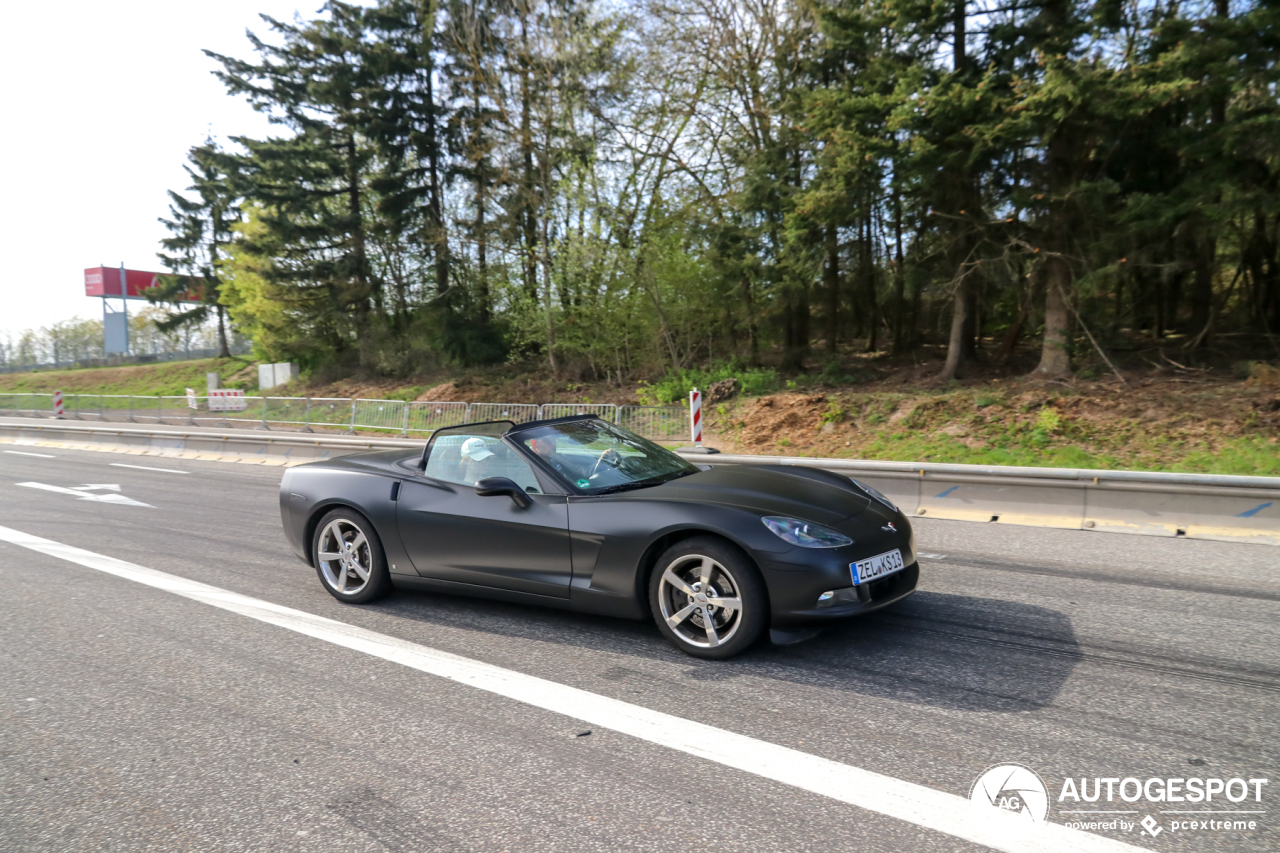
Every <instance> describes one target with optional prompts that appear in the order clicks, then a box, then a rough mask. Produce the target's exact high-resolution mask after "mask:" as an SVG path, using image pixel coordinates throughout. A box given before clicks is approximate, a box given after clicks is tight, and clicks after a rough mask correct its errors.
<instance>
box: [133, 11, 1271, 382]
mask: <svg viewBox="0 0 1280 853" xmlns="http://www.w3.org/2000/svg"><path fill="white" fill-rule="evenodd" d="M1278 22H1280V5H1277V4H1276V3H1274V2H1239V1H1238V0H1237V2H1231V0H1211V2H1207V3H1206V2H1149V0H1103V1H1102V2H1094V3H1084V2H1078V0H1032V1H1030V2H1023V1H1022V0H983V2H973V0H969V1H968V2H966V1H965V0H953V2H950V3H929V2H923V0H879V2H865V3H829V2H822V0H638V2H632V3H616V2H614V3H611V2H603V0H381V2H378V3H377V4H376V5H371V6H356V5H348V4H344V3H338V2H330V3H327V4H326V5H325V6H324V7H323V8H322V9H321V10H320V12H319V13H318V16H317V17H316V18H315V19H314V20H302V19H298V20H295V21H293V22H283V21H276V20H272V19H270V18H264V24H263V27H262V30H261V32H260V33H259V34H256V35H255V34H253V33H250V34H249V39H250V45H251V48H252V52H251V54H246V55H247V56H248V57H249V58H236V57H230V56H220V55H215V54H210V55H211V56H213V58H214V59H215V60H217V62H218V64H219V66H220V69H221V70H220V71H219V72H218V76H219V77H220V78H221V79H222V81H223V82H224V83H225V84H226V86H227V89H228V91H229V93H230V94H231V95H233V96H237V97H244V98H247V99H248V100H249V101H250V102H251V103H252V104H253V105H254V106H255V107H256V108H257V109H259V110H261V111H263V112H265V113H267V114H268V116H269V117H270V118H271V120H272V121H273V122H274V123H275V124H276V125H277V127H278V128H279V133H278V134H276V135H273V136H271V137H270V138H265V139H249V138H236V139H235V140H234V144H233V146H232V147H231V148H230V149H227V148H222V147H219V146H218V145H216V144H214V143H212V142H206V143H205V144H202V145H197V146H195V147H193V148H192V149H191V151H190V152H189V161H188V173H189V174H190V176H191V186H190V187H188V188H186V189H185V190H184V191H182V192H175V193H172V194H171V196H172V201H173V205H172V207H171V210H170V214H169V216H168V217H167V218H166V220H165V221H166V224H167V225H168V226H169V229H170V231H171V234H172V236H171V238H170V239H169V240H168V241H166V244H165V253H164V254H163V255H162V258H163V260H164V262H165V264H166V266H167V268H168V269H169V270H170V271H171V272H173V273H174V276H173V277H172V278H171V279H169V280H168V282H167V285H166V288H167V289H164V288H162V289H161V290H163V292H162V293H160V294H159V297H160V298H159V300H158V301H160V302H163V301H164V297H165V296H169V297H172V296H173V295H174V294H176V293H177V292H178V291H180V290H184V289H187V288H190V287H191V286H192V284H193V279H195V278H199V279H201V280H202V287H203V293H204V298H205V303H204V304H201V305H197V306H194V307H193V306H171V307H170V310H169V311H168V313H167V315H166V317H164V318H163V319H161V320H160V326H161V328H162V329H164V330H167V331H175V330H179V329H182V328H194V327H207V326H208V325H209V324H210V323H213V324H215V325H216V327H217V328H219V329H220V330H221V334H220V336H221V338H222V340H223V341H225V340H227V339H228V337H229V336H230V335H231V334H232V332H231V331H229V330H232V329H233V330H234V332H236V333H239V334H241V335H243V336H245V337H247V338H249V339H251V340H252V341H253V342H254V344H255V346H256V347H257V350H258V353H259V355H260V356H261V357H263V358H267V359H270V360H273V361H274V360H292V361H298V362H300V363H301V364H302V365H303V366H304V368H305V369H306V370H308V371H310V372H311V373H313V374H315V375H330V376H338V375H345V374H350V373H351V372H353V371H354V372H358V373H361V374H364V375H369V376H412V375H418V374H422V373H424V372H429V371H431V370H435V369H439V368H441V367H446V366H456V367H463V368H465V367H470V366H477V365H493V364H505V363H525V364H536V363H541V364H543V365H544V366H545V368H546V369H547V370H548V371H549V372H550V373H551V374H552V375H555V376H561V377H566V378H569V379H579V380H586V381H601V380H609V381H616V382H617V383H618V384H621V383H623V382H624V381H629V380H633V379H635V378H637V377H654V376H658V375H662V374H663V373H666V374H667V375H672V374H673V373H674V374H679V373H681V372H682V371H687V370H689V369H691V368H697V367H706V366H708V365H713V364H721V365H723V364H735V365H742V366H744V367H746V368H750V367H753V366H759V365H768V366H770V367H774V368H778V369H780V370H782V371H792V372H794V371H797V370H803V369H812V368H823V367H825V368H826V369H828V370H829V371H831V372H833V373H836V374H838V373H840V372H841V371H842V370H844V369H845V368H843V367H841V366H840V364H841V354H842V353H843V354H845V355H846V356H847V355H848V354H849V353H850V352H869V353H875V352H883V353H886V354H902V353H908V352H912V351H916V350H918V349H920V348H922V347H926V346H933V347H936V348H942V347H945V353H946V355H945V359H940V361H941V362H942V363H941V364H939V365H937V366H936V368H935V372H936V374H937V375H938V376H939V377H940V378H941V379H944V380H945V379H951V378H955V377H957V376H962V375H964V373H965V372H966V370H969V369H971V367H972V365H974V363H975V362H979V361H980V362H983V363H986V364H996V365H1004V366H1012V367H1021V369H1023V370H1026V371H1030V372H1032V373H1033V374H1034V375H1035V376H1038V377H1041V378H1045V379H1056V380H1062V379H1067V378H1070V377H1071V376H1072V374H1073V370H1075V369H1078V368H1079V367H1080V365H1081V364H1082V362H1083V361H1084V360H1086V359H1088V360H1090V362H1091V363H1096V364H1097V369H1101V370H1110V369H1114V362H1113V358H1112V356H1115V354H1116V353H1117V352H1120V353H1123V352H1125V351H1128V350H1132V349H1133V348H1134V347H1135V346H1139V345H1141V344H1142V343H1143V342H1151V341H1156V342H1165V343H1170V342H1171V343H1174V344H1176V345H1177V347H1178V348H1179V351H1180V354H1179V358H1180V359H1185V362H1182V361H1179V363H1185V364H1187V365H1189V366H1192V367H1193V366H1194V365H1195V364H1197V363H1198V362H1197V359H1201V358H1207V357H1209V356H1210V355H1211V354H1212V353H1213V352H1215V351H1216V352H1223V351H1229V352H1230V353H1231V354H1232V355H1233V357H1251V358H1261V359H1267V358H1271V357H1274V356H1275V355H1276V354H1277V353H1280V346H1278V344H1277V342H1278V341H1280V338H1278V337H1277V333H1280V192H1277V189H1278V186H1277V178H1278V176H1280V157H1278V156H1277V154H1278V153H1280V121H1277V117H1278V116H1280V112H1278V111H1277V106H1278V92H1277V83H1278V79H1277V77H1278V74H1280V68H1278V67H1277V62H1276V59H1277V55H1278V54H1280V28H1278V27H1277V23H1278ZM1029 345H1030V346H1029ZM1215 348H1216V349H1215ZM1029 353H1035V356H1036V357H1034V358H1030V359H1029V360H1028V354H1029ZM1183 353H1185V354H1183ZM1019 358H1022V359H1024V360H1026V363H1025V365H1019V364H1018V359H1019ZM1089 369H1090V372H1092V371H1093V370H1094V369H1095V368H1094V367H1090V368H1089ZM676 384H678V383H676Z"/></svg>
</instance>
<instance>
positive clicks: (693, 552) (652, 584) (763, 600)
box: [649, 536, 769, 660]
mask: <svg viewBox="0 0 1280 853" xmlns="http://www.w3.org/2000/svg"><path fill="white" fill-rule="evenodd" d="M649 605H650V608H651V609H652V610H653V618H654V621H656V622H657V623H658V630H660V631H662V633H663V635H664V636H665V637H666V638H667V639H668V640H670V641H671V642H672V643H673V644H674V645H675V647H676V648H678V649H680V651H682V652H684V653H686V654H689V655H693V656H694V657H699V658H709V659H713V660H723V659H724V658H729V657H733V656H734V655H736V654H738V653H739V652H741V651H743V650H745V649H746V648H747V647H748V646H750V645H751V644H752V643H754V642H755V641H756V640H757V639H759V637H760V634H761V633H763V632H764V629H765V626H766V625H767V624H768V621H769V612H768V611H769V599H768V596H767V595H766V594H765V589H764V581H762V580H761V578H760V573H759V572H758V571H757V570H756V568H755V566H753V565H751V562H750V561H749V560H748V559H747V558H746V557H745V556H743V554H742V553H741V552H740V551H738V549H737V548H735V547H733V546H732V545H730V544H729V543H727V542H724V541H722V540H720V539H715V538H712V537H709V536H699V537H696V538H694V539H686V540H685V541H684V542H680V543H677V544H676V545H673V546H672V547H670V548H668V549H667V550H666V551H665V552H664V553H663V554H662V556H661V557H659V558H658V564H657V566H656V567H655V568H654V571H653V575H652V577H651V578H650V580H649Z"/></svg>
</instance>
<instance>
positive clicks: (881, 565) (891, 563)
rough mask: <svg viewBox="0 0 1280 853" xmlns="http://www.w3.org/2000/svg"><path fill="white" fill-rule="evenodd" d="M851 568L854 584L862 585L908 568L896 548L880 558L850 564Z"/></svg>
mask: <svg viewBox="0 0 1280 853" xmlns="http://www.w3.org/2000/svg"><path fill="white" fill-rule="evenodd" d="M849 568H850V569H852V570H853V582H854V583H855V584H860V583H868V582H869V581H875V580H880V578H883V577H887V576H888V575H891V574H893V573H894V572H900V571H902V570H903V569H905V568H906V566H905V565H904V564H903V562H902V552H901V551H899V550H898V549H897V548H894V549H893V550H892V551H886V552H885V553H883V554H880V555H879V556H876V557H871V558H870V559H867V560H859V561H858V562H856V563H850V564H849Z"/></svg>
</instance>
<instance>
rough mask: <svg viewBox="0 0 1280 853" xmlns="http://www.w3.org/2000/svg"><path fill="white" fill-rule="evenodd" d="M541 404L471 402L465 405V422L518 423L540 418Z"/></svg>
mask: <svg viewBox="0 0 1280 853" xmlns="http://www.w3.org/2000/svg"><path fill="white" fill-rule="evenodd" d="M541 408H542V407H541V406H538V405H535V404H533V403H471V404H470V405H468V406H467V421H466V422H467V423H479V422H480V421H514V422H515V423H518V424H523V423H527V422H529V421H537V420H542V418H541V416H540V415H539V413H538V412H539V410H540V409H541Z"/></svg>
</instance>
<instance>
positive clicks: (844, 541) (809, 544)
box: [760, 515, 853, 548]
mask: <svg viewBox="0 0 1280 853" xmlns="http://www.w3.org/2000/svg"><path fill="white" fill-rule="evenodd" d="M760 520H761V521H763V522H764V526H765V527H767V528H769V529H770V530H772V531H773V533H774V535H776V536H777V537H778V538H779V539H782V540H783V541H784V542H790V543H791V544H792V545H799V546H800V547H801V548H839V547H840V546H842V545H852V544H853V540H852V539H850V538H849V537H848V536H845V535H844V534H843V533H836V532H835V531H834V530H832V529H831V528H829V527H823V526H822V525H821V524H814V523H813V522H812V521H801V520H800V519H798V518H786V517H785V516H780V515H771V516H767V517H765V518H762V519H760Z"/></svg>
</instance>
